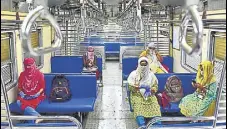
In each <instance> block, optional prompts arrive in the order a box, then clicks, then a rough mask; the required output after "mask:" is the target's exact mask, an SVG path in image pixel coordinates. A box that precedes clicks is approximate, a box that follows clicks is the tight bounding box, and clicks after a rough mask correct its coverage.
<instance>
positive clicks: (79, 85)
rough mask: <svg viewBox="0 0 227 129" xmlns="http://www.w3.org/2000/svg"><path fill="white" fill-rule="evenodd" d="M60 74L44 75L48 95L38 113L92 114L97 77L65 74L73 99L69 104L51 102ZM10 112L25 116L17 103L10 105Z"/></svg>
mask: <svg viewBox="0 0 227 129" xmlns="http://www.w3.org/2000/svg"><path fill="white" fill-rule="evenodd" d="M57 74H58V73H55V74H54V73H50V74H44V77H45V82H46V89H45V93H46V95H47V97H46V99H45V100H44V101H42V102H41V103H40V104H39V105H38V107H37V109H36V110H37V111H38V112H39V113H57V114H73V113H76V112H92V111H94V104H95V101H96V98H97V93H98V86H97V81H96V76H95V75H94V74H86V75H84V74H67V73H63V74H64V75H65V77H66V78H67V79H68V80H69V87H70V91H71V94H72V98H71V99H70V100H69V101H67V102H50V101H49V99H48V98H49V95H50V92H51V83H52V80H53V78H54V77H55V75H57ZM9 107H10V111H11V112H15V113H21V114H23V112H22V110H21V109H20V107H19V106H18V105H17V103H16V102H14V103H12V104H10V106H9Z"/></svg>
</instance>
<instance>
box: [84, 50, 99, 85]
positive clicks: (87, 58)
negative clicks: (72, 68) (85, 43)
mask: <svg viewBox="0 0 227 129" xmlns="http://www.w3.org/2000/svg"><path fill="white" fill-rule="evenodd" d="M96 61H97V56H96V55H95V52H94V48H93V47H92V46H89V47H88V51H87V52H86V53H85V55H83V67H84V68H83V71H84V72H94V73H96V78H97V80H98V79H100V81H102V75H101V73H100V72H99V70H98V67H97V62H96Z"/></svg>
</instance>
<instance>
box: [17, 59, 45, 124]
mask: <svg viewBox="0 0 227 129" xmlns="http://www.w3.org/2000/svg"><path fill="white" fill-rule="evenodd" d="M24 69H25V70H24V71H23V72H22V73H21V74H20V77H19V82H18V97H17V104H18V106H20V108H21V109H22V111H24V115H33V116H40V114H39V113H38V112H37V111H35V109H36V107H37V106H38V105H39V103H40V102H41V101H43V100H44V99H45V93H44V90H45V80H44V75H43V73H41V72H40V71H39V70H38V69H37V67H36V64H35V60H34V59H33V58H26V59H24ZM33 122H34V121H33ZM38 122H40V120H36V123H38Z"/></svg>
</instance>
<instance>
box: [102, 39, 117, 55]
mask: <svg viewBox="0 0 227 129" xmlns="http://www.w3.org/2000/svg"><path fill="white" fill-rule="evenodd" d="M104 44H105V53H106V55H107V56H108V55H119V53H120V43H116V42H113V43H112V42H105V43H104Z"/></svg>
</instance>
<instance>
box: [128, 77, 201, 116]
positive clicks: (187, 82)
mask: <svg viewBox="0 0 227 129" xmlns="http://www.w3.org/2000/svg"><path fill="white" fill-rule="evenodd" d="M155 75H156V77H157V79H158V92H163V91H164V89H165V84H166V81H167V79H168V78H169V77H170V76H172V75H176V76H177V77H179V79H180V80H181V82H182V87H183V93H184V96H186V95H188V94H192V93H193V92H195V90H196V89H195V88H193V87H192V85H191V81H192V79H195V78H196V74H195V73H168V74H155ZM127 95H128V97H129V98H130V92H129V90H128V87H127ZM129 104H130V110H131V111H133V109H132V105H131V101H130V99H129ZM161 112H168V113H179V112H180V108H179V102H178V103H170V107H168V108H162V107H161Z"/></svg>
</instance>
